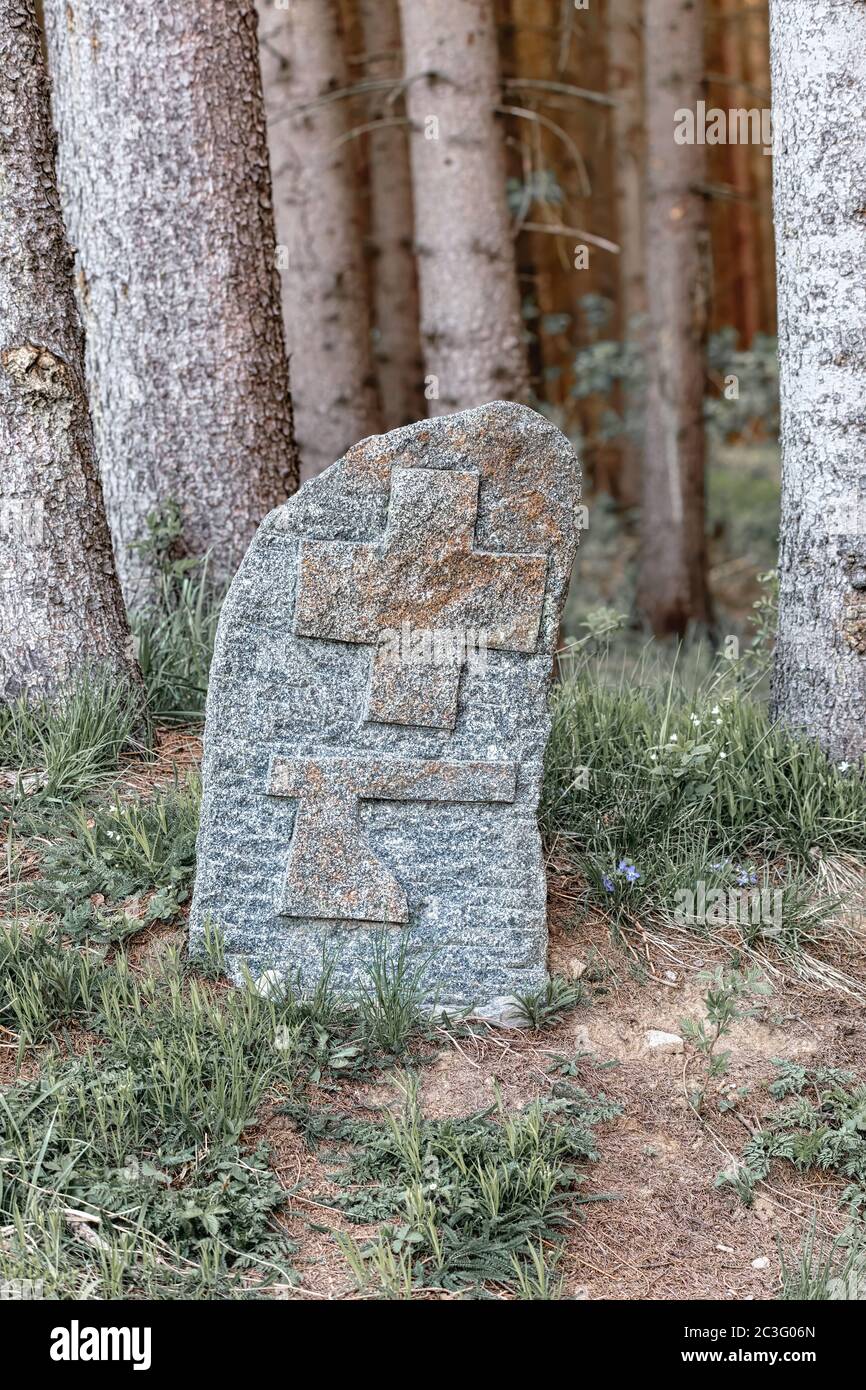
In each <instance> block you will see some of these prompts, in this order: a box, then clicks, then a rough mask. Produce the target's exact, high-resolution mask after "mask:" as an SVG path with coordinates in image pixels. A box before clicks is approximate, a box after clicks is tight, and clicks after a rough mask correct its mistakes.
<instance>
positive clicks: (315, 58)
mask: <svg viewBox="0 0 866 1390" xmlns="http://www.w3.org/2000/svg"><path fill="white" fill-rule="evenodd" d="M260 12H261V15H262V23H261V31H262V39H263V42H264V43H265V44H266V45H267V48H266V52H267V53H268V54H269V58H268V61H266V62H265V69H264V70H265V85H266V92H267V100H268V113H269V139H270V146H271V161H272V165H273V174H274V185H275V188H276V204H277V231H278V239H279V242H280V245H281V250H282V251H283V252H284V256H285V263H284V264H283V265H282V284H283V315H284V319H285V322H286V330H287V336H288V342H289V351H290V353H291V354H292V388H293V396H294V402H295V421H296V429H297V437H298V449H299V452H300V456H301V471H302V476H303V477H304V478H311V477H313V476H315V474H317V473H320V472H321V471H322V469H323V468H328V467H330V465H331V464H332V463H334V462H335V461H336V460H337V459H338V458H340V457H341V456H342V455H343V454H344V453H345V452H346V450H347V449H348V448H349V447H350V445H352V444H354V443H355V442H356V441H357V440H359V439H362V438H364V437H365V436H366V435H369V434H375V433H376V431H377V430H378V429H379V428H380V417H379V410H378V403H377V400H376V390H375V373H374V368H373V352H372V343H371V334H370V311H369V305H368V298H367V273H366V266H365V263H364V243H363V234H362V228H361V217H360V206H359V201H358V178H357V170H356V163H357V150H356V147H355V144H354V141H353V139H352V138H350V132H351V130H352V123H351V119H350V117H351V115H352V111H353V106H352V105H351V104H350V103H349V102H348V101H347V99H346V98H345V97H344V96H340V95H339V93H342V92H344V90H345V88H346V87H347V86H348V81H349V80H348V77H347V73H346V60H345V55H344V52H343V32H342V25H341V22H340V11H339V5H338V3H337V0H293V3H292V5H291V7H290V9H289V10H287V11H283V10H277V9H274V8H273V7H271V6H269V5H268V4H267V3H266V0H260ZM263 56H264V55H263Z"/></svg>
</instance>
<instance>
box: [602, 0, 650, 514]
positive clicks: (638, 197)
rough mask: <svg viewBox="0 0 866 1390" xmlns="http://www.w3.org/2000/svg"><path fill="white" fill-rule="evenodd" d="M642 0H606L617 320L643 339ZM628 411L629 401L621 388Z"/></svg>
mask: <svg viewBox="0 0 866 1390" xmlns="http://www.w3.org/2000/svg"><path fill="white" fill-rule="evenodd" d="M641 27H642V19H641V3H640V0H607V67H608V91H609V92H610V95H611V96H613V97H615V98H616V105H615V106H614V107H613V109H612V111H611V123H612V135H613V153H614V161H615V164H614V167H615V193H616V217H617V232H618V239H619V244H620V248H621V249H620V254H619V266H618V269H619V320H620V328H621V331H622V334H623V336H624V337H625V338H629V339H632V338H634V337H635V336H636V335H637V336H639V338H640V340H641V341H643V339H644V337H645V334H644V331H643V319H644V316H645V314H646V307H647V303H646V279H645V273H644V238H643V230H644V225H643V224H644V167H645V151H644V131H643V93H642V85H643V59H642V38H641ZM623 395H624V399H623V405H624V407H625V411H626V414H627V416H628V415H630V414H631V412H630V410H629V405H630V402H629V400H628V397H627V393H625V392H624V393H623ZM640 452H641V451H640V448H639V447H638V445H637V443H636V441H634V440H633V439H631V438H625V440H624V442H623V445H622V462H621V471H620V477H619V479H618V494H619V497H620V499H621V501H622V502H623V503H624V504H625V505H626V506H634V505H635V504H636V503H637V502H638V500H639V498H640V477H641V474H640V464H641V459H640Z"/></svg>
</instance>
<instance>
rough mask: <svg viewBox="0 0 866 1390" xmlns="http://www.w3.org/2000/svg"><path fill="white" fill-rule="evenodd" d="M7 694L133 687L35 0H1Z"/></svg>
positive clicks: (2, 625)
mask: <svg viewBox="0 0 866 1390" xmlns="http://www.w3.org/2000/svg"><path fill="white" fill-rule="evenodd" d="M0 132H2V138H0V187H2V190H3V196H2V198H0V304H2V306H3V320H2V326H0V699H4V700H8V699H11V698H13V697H15V696H17V695H19V694H28V695H30V694H33V695H37V694H47V695H53V694H56V693H58V692H60V691H62V689H63V687H64V686H65V685H66V684H67V683H68V681H69V680H70V678H72V677H74V676H75V674H76V673H77V672H78V671H80V670H82V669H84V668H85V667H96V666H101V667H104V668H108V669H109V670H110V671H111V672H112V673H114V674H115V675H116V676H118V677H121V678H124V679H128V680H130V681H131V682H135V681H138V679H139V676H138V669H137V666H136V663H135V658H134V656H133V652H132V639H131V637H130V634H129V627H128V625H127V621H126V614H125V612H124V608H123V601H122V599H121V596H120V588H119V586H118V582H117V575H116V572H115V568H114V560H113V558H112V553H111V538H110V536H109V532H108V525H107V523H106V520H105V511H104V508H103V502H102V491H101V488H100V484H99V475H98V473H97V469H96V462H95V455H94V447H93V434H92V430H91V425H90V417H89V414H88V408H87V394H86V389H85V384H84V347H83V340H82V334H81V325H80V322H79V319H78V313H77V310H76V307H75V297H74V291H73V285H72V256H71V254H70V251H69V247H68V245H67V243H66V238H65V234H64V230H63V220H62V216H61V212H60V200H59V198H58V194H57V187H56V183H55V173H54V134H53V131H52V128H51V116H50V111H49V102H48V81H47V77H46V73H45V64H44V61H43V57H42V49H41V46H40V37H39V31H38V29H37V26H36V20H35V16H34V9H33V3H32V0H0Z"/></svg>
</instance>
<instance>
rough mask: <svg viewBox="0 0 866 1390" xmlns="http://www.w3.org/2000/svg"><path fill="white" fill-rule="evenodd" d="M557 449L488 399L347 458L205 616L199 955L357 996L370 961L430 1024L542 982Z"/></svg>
mask: <svg viewBox="0 0 866 1390" xmlns="http://www.w3.org/2000/svg"><path fill="white" fill-rule="evenodd" d="M578 499H579V470H578V464H577V460H576V458H575V456H574V454H573V452H572V450H571V447H570V445H569V444H568V441H567V440H566V439H565V437H564V436H563V435H562V434H561V433H560V432H559V430H557V429H556V428H555V427H554V426H553V425H551V424H550V423H549V422H547V421H546V420H544V419H543V418H542V417H541V416H540V415H537V414H535V412H533V411H531V410H528V409H527V408H526V407H524V406H519V405H512V404H509V403H506V402H502V401H498V402H495V403H494V404H492V405H486V406H482V407H480V408H478V409H476V410H468V411H465V412H463V413H462V414H461V415H452V416H440V417H439V418H437V419H432V420H425V421H422V422H420V423H419V424H416V425H411V426H408V427H407V428H405V429H400V430H395V431H394V432H393V433H391V434H388V435H382V436H376V437H373V438H370V439H365V440H363V441H362V442H361V443H360V444H358V445H356V446H355V448H353V449H352V450H350V452H349V453H348V454H347V455H346V456H345V458H343V459H341V460H340V461H339V462H338V463H335V464H334V466H333V467H332V468H330V469H328V471H327V472H326V473H323V474H320V475H319V476H318V477H317V478H314V479H313V480H312V481H310V482H308V483H307V484H305V486H304V487H303V488H301V490H300V492H298V493H296V494H295V496H294V497H292V498H290V499H289V501H288V502H286V503H285V504H284V505H283V506H282V507H280V508H278V510H277V511H275V512H272V513H271V514H270V516H268V517H266V519H265V520H264V521H263V523H262V525H261V526H260V528H259V531H258V533H257V535H256V537H255V539H254V540H253V543H252V545H251V546H250V549H249V551H248V553H247V555H246V558H245V559H244V562H243V564H242V565H241V568H240V570H239V571H238V574H237V575H236V577H235V579H234V582H233V583H232V586H231V589H230V591H229V594H228V597H227V599H226V602H225V605H224V608H223V612H222V616H221V619H220V625H219V631H218V635H217V642H216V650H215V654H214V660H213V666H212V669H211V679H210V691H209V695H208V705H207V722H206V726H205V752H204V766H203V782H204V793H203V801H202V820H201V829H200V832H199V844H198V875H197V880H196V887H195V896H194V900H193V908H192V918H191V940H192V945H193V949H195V947H196V945H197V944H199V945H200V943H201V939H202V935H203V932H204V929H205V925H206V923H207V922H210V923H211V924H212V925H213V926H214V927H216V928H219V929H220V930H221V931H222V933H223V935H224V939H225V947H226V956H227V961H228V966H229V971H230V973H231V975H232V977H233V978H234V979H235V980H236V981H238V982H240V981H241V979H242V978H243V977H244V974H245V972H246V971H249V972H250V974H251V975H252V977H253V979H257V978H260V977H261V976H262V975H265V974H266V973H268V978H269V979H272V978H273V975H272V974H270V973H269V972H274V973H275V974H276V976H277V977H278V978H285V979H287V980H291V981H293V982H294V981H296V980H297V979H298V978H300V982H301V985H302V987H303V988H305V989H306V988H311V987H313V986H314V984H315V982H316V980H317V978H318V977H319V975H320V974H321V971H322V969H323V962H326V961H327V962H328V963H329V966H330V968H331V969H332V971H333V976H332V978H333V983H334V985H335V987H336V988H337V989H338V990H339V991H340V992H341V993H344V994H347V995H350V994H352V993H353V992H355V991H356V990H357V988H358V986H359V984H360V983H361V981H362V980H363V979H364V978H365V970H366V966H367V965H368V964H369V963H370V961H371V960H372V959H373V956H374V953H375V951H376V949H377V947H378V946H379V943H380V942H381V940H382V939H383V933H384V940H385V942H386V944H387V947H388V949H389V950H396V949H397V948H398V947H399V945H400V944H401V942H403V941H405V942H406V944H407V946H408V951H409V956H410V961H412V960H417V961H418V962H419V963H421V962H424V963H426V967H425V969H426V973H425V981H426V989H427V995H428V998H429V1000H430V1002H431V1003H433V1002H436V1003H438V1004H440V1005H443V1006H446V1005H447V1006H463V1007H466V1006H469V1005H473V1006H475V1007H476V1008H480V1009H482V1010H484V1011H486V1012H487V1013H489V1014H490V1015H491V1016H493V1017H495V1016H496V1015H497V1013H499V1012H505V1011H507V1002H506V1001H507V1000H508V999H509V998H510V997H512V996H513V995H514V994H516V993H520V994H522V993H525V992H527V991H529V990H533V989H537V988H539V987H540V986H542V985H543V984H544V982H545V980H546V978H547V976H546V963H545V962H546V950H547V926H546V885H545V874H544V865H543V860H542V852H541V840H540V836H539V832H538V826H537V820H536V811H537V805H538V798H539V793H540V788H541V776H542V760H543V755H544V746H545V743H546V740H547V735H548V731H549V717H548V713H547V691H548V684H549V680H550V674H551V667H552V658H553V652H554V649H555V645H556V637H557V630H558V624H559V615H560V611H561V608H562V603H563V599H564V597H565V592H566V587H567V584H568V577H569V573H570V570H571V565H572V561H573V558H574V550H575V544H576V528H577V504H578Z"/></svg>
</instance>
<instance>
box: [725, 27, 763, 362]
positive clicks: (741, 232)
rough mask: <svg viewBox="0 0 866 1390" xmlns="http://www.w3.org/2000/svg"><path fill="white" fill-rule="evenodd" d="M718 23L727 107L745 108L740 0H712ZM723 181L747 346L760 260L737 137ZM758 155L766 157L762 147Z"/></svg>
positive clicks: (757, 317)
mask: <svg viewBox="0 0 866 1390" xmlns="http://www.w3.org/2000/svg"><path fill="white" fill-rule="evenodd" d="M717 3H718V4H719V21H720V24H721V35H720V39H721V42H720V50H721V57H722V71H723V72H724V73H725V75H726V76H727V77H729V78H730V80H731V85H730V86H729V87H728V88H727V96H728V101H727V103H726V105H729V106H744V107H750V106H752V105H753V104H754V103H753V102H752V100H751V97H750V96H749V92H748V89H747V86H746V85H745V83H744V71H743V69H744V66H745V64H744V62H743V45H742V31H743V26H744V23H745V20H746V16H745V14H744V11H743V4H742V0H717ZM727 156H728V180H729V183H730V185H731V187H732V188H733V189H734V191H735V193H736V195H737V196H736V198H735V199H734V201H733V202H732V203H731V204H730V205H729V208H728V222H729V227H730V233H731V239H732V242H733V256H734V268H735V276H734V295H735V301H734V302H735V307H736V314H735V318H734V319H733V322H735V323H736V324H737V325H738V328H739V334H740V341H741V343H742V345H743V347H746V348H748V347H751V345H752V342H753V340H754V337H755V334H756V333H757V332H758V330H759V328H760V325H761V292H760V263H759V256H758V235H757V232H758V226H757V214H756V209H755V207H754V203H753V199H752V174H751V169H752V151H751V147H750V146H749V145H747V144H744V143H742V142H741V141H739V140H731V141H729V143H728V145H727ZM761 158H762V159H763V158H765V156H764V154H763V151H762V153H761Z"/></svg>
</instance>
